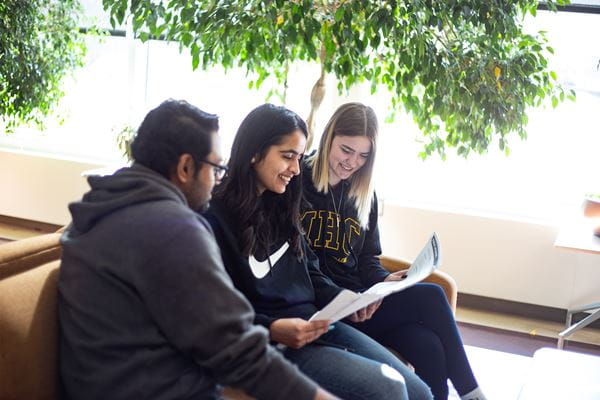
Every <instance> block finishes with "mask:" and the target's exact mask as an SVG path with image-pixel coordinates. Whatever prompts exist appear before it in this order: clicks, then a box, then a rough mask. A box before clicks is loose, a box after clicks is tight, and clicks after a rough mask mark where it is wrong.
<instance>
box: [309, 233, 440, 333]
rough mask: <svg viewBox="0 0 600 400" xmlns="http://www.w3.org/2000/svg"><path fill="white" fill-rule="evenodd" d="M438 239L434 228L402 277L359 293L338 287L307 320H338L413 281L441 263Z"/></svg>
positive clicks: (428, 273)
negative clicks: (332, 296) (327, 301)
mask: <svg viewBox="0 0 600 400" xmlns="http://www.w3.org/2000/svg"><path fill="white" fill-rule="evenodd" d="M440 250H441V249H440V246H439V240H438V237H437V235H436V234H435V232H434V233H433V235H432V236H431V238H430V239H429V240H428V241H427V243H426V244H425V247H423V249H422V250H421V252H420V253H419V255H417V257H416V258H415V260H414V261H413V263H412V264H411V266H410V268H409V269H408V270H407V271H406V278H405V279H403V280H401V281H391V282H379V283H377V284H375V285H373V286H371V287H370V288H369V289H368V290H366V291H365V292H363V293H355V292H352V291H350V290H346V289H345V290H342V291H341V292H340V293H339V294H338V295H337V296H336V297H335V298H334V299H333V300H332V301H331V302H330V303H329V304H327V305H326V306H325V307H324V308H323V309H322V310H320V311H318V312H316V313H315V314H314V315H313V316H312V317H311V318H310V321H322V320H329V321H331V322H336V321H339V320H340V319H342V318H346V317H347V316H348V315H350V314H352V313H354V312H356V311H358V310H360V309H361V308H364V307H366V306H368V305H369V304H371V303H374V302H376V301H377V300H380V299H383V298H384V297H385V296H387V295H389V294H391V293H395V292H399V291H401V290H404V289H406V288H408V287H410V286H412V285H414V284H415V283H417V282H420V281H422V280H423V279H425V278H426V277H428V276H429V275H431V273H432V272H433V271H435V270H436V269H437V268H438V266H439V265H440V263H441V251H440Z"/></svg>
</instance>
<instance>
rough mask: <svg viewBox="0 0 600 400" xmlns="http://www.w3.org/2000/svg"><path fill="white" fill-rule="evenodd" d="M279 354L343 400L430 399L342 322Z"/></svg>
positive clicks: (404, 370)
mask: <svg viewBox="0 0 600 400" xmlns="http://www.w3.org/2000/svg"><path fill="white" fill-rule="evenodd" d="M283 354H284V355H285V357H286V358H287V359H289V360H290V361H292V362H293V363H294V364H296V365H297V366H298V367H299V368H300V370H301V371H302V372H304V373H305V374H306V375H307V376H309V377H311V378H312V379H313V380H314V381H316V382H317V383H318V384H319V385H321V386H322V387H324V388H325V389H327V390H329V391H330V392H331V393H333V394H335V395H337V396H339V397H341V398H342V399H345V400H388V399H389V400H408V399H410V400H426V399H429V400H430V399H432V395H431V391H430V390H429V388H428V387H427V385H426V384H425V383H424V382H423V381H422V380H421V379H419V377H418V376H417V375H415V373H414V372H412V371H411V370H410V369H409V368H408V367H407V366H406V365H405V364H403V363H402V362H400V360H398V358H397V357H396V356H394V355H393V354H392V353H390V352H389V351H388V350H387V349H386V348H384V347H383V346H381V345H380V344H379V343H377V342H376V341H374V340H373V339H371V338H369V337H368V336H367V335H365V334H363V333H361V332H360V331H358V330H356V329H354V328H352V327H351V326H349V325H346V324H344V323H343V322H337V323H336V324H335V328H334V329H333V330H332V331H330V332H327V333H326V334H324V335H323V336H321V337H320V338H319V339H318V340H317V341H316V342H313V343H311V344H309V345H307V346H304V347H302V348H301V349H298V350H295V349H291V348H288V349H286V350H284V352H283ZM386 364H387V365H386Z"/></svg>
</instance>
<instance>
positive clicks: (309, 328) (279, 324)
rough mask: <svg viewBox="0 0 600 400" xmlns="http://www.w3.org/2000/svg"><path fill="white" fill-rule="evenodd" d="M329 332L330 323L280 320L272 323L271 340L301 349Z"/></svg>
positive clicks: (297, 319) (292, 319)
mask: <svg viewBox="0 0 600 400" xmlns="http://www.w3.org/2000/svg"><path fill="white" fill-rule="evenodd" d="M328 330H329V321H310V322H309V321H305V320H303V319H302V318H280V319H277V320H275V321H273V322H272V323H271V326H270V327H269V331H270V333H271V339H273V340H274V341H276V342H277V343H281V344H284V345H286V346H288V347H291V348H293V349H299V348H301V347H303V346H304V345H306V344H307V343H310V342H312V341H313V340H316V339H318V338H319V336H321V335H322V334H324V333H325V332H327V331H328Z"/></svg>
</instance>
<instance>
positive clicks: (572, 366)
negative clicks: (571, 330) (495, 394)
mask: <svg viewBox="0 0 600 400" xmlns="http://www.w3.org/2000/svg"><path fill="white" fill-rule="evenodd" d="M484 389H485V388H484ZM571 399H573V400H598V399H600V357H597V356H592V355H588V354H581V353H575V352H571V351H564V350H557V349H551V348H542V349H539V350H537V351H536V352H535V354H534V355H533V362H532V363H531V366H530V368H529V372H528V374H527V377H526V382H525V384H524V385H523V388H522V389H521V393H520V395H519V400H571ZM499 400H500V399H499Z"/></svg>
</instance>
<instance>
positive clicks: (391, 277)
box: [384, 269, 408, 282]
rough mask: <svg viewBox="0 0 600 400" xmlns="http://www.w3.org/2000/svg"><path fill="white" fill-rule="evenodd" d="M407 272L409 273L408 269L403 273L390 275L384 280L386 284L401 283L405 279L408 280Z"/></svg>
mask: <svg viewBox="0 0 600 400" xmlns="http://www.w3.org/2000/svg"><path fill="white" fill-rule="evenodd" d="M407 272H408V270H407V269H403V270H401V271H396V272H393V273H391V274H389V275H388V276H386V278H385V279H384V281H385V282H390V281H401V280H403V279H406V273H407Z"/></svg>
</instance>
